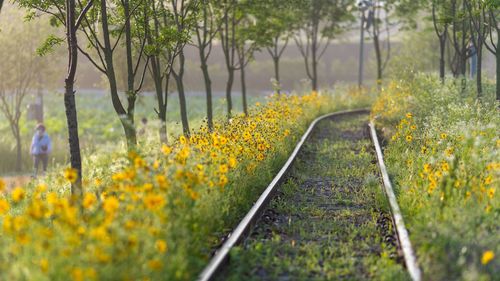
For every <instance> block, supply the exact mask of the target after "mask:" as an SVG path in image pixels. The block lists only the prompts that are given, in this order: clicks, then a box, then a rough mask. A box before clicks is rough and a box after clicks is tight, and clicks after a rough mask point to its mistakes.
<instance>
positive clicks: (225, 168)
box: [219, 164, 229, 174]
mask: <svg viewBox="0 0 500 281" xmlns="http://www.w3.org/2000/svg"><path fill="white" fill-rule="evenodd" d="M228 170H229V168H228V166H227V165H226V164H222V165H220V166H219V172H221V173H223V174H225V173H227V171H228Z"/></svg>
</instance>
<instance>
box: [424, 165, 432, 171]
mask: <svg viewBox="0 0 500 281" xmlns="http://www.w3.org/2000/svg"><path fill="white" fill-rule="evenodd" d="M431 170H432V166H431V164H429V163H426V164H424V171H425V172H426V173H430V172H431Z"/></svg>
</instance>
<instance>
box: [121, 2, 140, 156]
mask: <svg viewBox="0 0 500 281" xmlns="http://www.w3.org/2000/svg"><path fill="white" fill-rule="evenodd" d="M123 8H124V18H125V49H126V55H127V93H126V95H127V123H126V124H125V125H126V126H127V128H126V129H125V134H126V136H127V144H128V148H129V149H131V148H134V147H135V146H136V145H137V132H136V129H135V120H134V115H135V102H136V99H137V95H136V92H135V86H134V80H135V79H134V78H135V75H134V66H133V58H132V31H131V28H130V8H129V0H124V1H123Z"/></svg>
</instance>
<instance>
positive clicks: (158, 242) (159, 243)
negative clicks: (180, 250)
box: [155, 239, 167, 253]
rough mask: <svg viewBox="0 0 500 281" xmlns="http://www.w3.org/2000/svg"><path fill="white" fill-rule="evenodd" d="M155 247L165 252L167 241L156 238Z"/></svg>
mask: <svg viewBox="0 0 500 281" xmlns="http://www.w3.org/2000/svg"><path fill="white" fill-rule="evenodd" d="M155 248H156V250H157V251H158V252H160V253H165V252H166V251H167V242H165V240H162V239H159V240H156V243H155Z"/></svg>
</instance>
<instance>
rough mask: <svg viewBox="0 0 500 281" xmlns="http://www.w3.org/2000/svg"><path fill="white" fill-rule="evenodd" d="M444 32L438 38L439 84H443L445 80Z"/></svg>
mask: <svg viewBox="0 0 500 281" xmlns="http://www.w3.org/2000/svg"><path fill="white" fill-rule="evenodd" d="M446 37H447V36H446V31H445V33H444V34H443V35H442V36H441V37H439V78H441V83H442V84H444V80H445V75H446V74H445V48H446Z"/></svg>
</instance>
